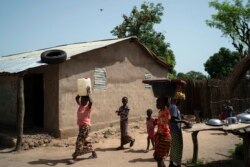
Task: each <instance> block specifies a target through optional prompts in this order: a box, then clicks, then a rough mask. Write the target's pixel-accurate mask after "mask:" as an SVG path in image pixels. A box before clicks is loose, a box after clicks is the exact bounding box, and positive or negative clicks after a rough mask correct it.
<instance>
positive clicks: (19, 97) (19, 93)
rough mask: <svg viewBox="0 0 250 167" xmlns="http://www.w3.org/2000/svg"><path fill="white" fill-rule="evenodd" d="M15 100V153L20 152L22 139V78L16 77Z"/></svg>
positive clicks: (23, 107)
mask: <svg viewBox="0 0 250 167" xmlns="http://www.w3.org/2000/svg"><path fill="white" fill-rule="evenodd" d="M17 89H18V90H17V100H18V118H17V142H16V148H15V151H20V150H21V145H22V137H23V123H24V114H25V101H24V84H23V76H19V77H18V88H17Z"/></svg>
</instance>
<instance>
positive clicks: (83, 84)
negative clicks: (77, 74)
mask: <svg viewBox="0 0 250 167" xmlns="http://www.w3.org/2000/svg"><path fill="white" fill-rule="evenodd" d="M87 86H89V87H90V91H91V80H90V78H79V79H78V80H77V93H78V95H79V96H86V95H87Z"/></svg>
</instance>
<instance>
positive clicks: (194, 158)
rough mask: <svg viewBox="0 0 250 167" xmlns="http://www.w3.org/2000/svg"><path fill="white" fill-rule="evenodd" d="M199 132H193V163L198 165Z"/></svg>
mask: <svg viewBox="0 0 250 167" xmlns="http://www.w3.org/2000/svg"><path fill="white" fill-rule="evenodd" d="M198 133H199V131H195V132H192V140H193V151H194V152H193V159H192V163H194V164H195V163H196V162H197V160H198V150H199V148H198V139H197V135H198Z"/></svg>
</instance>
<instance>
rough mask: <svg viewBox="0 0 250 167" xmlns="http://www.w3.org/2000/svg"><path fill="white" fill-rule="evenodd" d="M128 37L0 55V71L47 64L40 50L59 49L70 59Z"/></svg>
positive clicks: (15, 70) (14, 71)
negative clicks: (41, 59) (41, 57)
mask: <svg viewBox="0 0 250 167" xmlns="http://www.w3.org/2000/svg"><path fill="white" fill-rule="evenodd" d="M130 38H135V37H129V38H122V39H112V40H103V41H94V42H85V43H76V44H69V45H61V46H56V47H52V48H47V49H42V50H37V51H32V52H26V53H20V54H15V55H9V56H2V57H1V56H0V73H4V72H6V73H18V72H22V71H25V70H27V69H29V68H34V67H38V66H42V65H47V64H46V63H43V62H41V61H40V55H41V53H42V52H44V51H46V50H51V49H60V50H64V51H65V52H66V53H67V59H70V58H71V57H72V56H75V55H78V54H81V53H84V52H87V51H90V50H94V49H98V48H102V47H106V46H108V45H112V44H115V43H117V42H121V41H124V40H127V39H130Z"/></svg>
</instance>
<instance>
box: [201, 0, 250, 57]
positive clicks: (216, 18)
mask: <svg viewBox="0 0 250 167" xmlns="http://www.w3.org/2000/svg"><path fill="white" fill-rule="evenodd" d="M209 6H210V7H213V8H214V9H215V10H216V11H217V13H216V14H214V15H212V18H211V20H206V23H207V25H208V26H210V27H214V28H217V29H219V30H221V31H222V33H223V35H224V36H226V37H229V38H231V40H232V44H233V46H234V47H235V48H236V50H237V51H238V52H239V53H241V58H243V57H245V56H246V55H247V51H248V49H249V48H250V29H249V21H250V1H249V0H248V1H247V2H246V4H245V5H244V4H243V0H232V2H231V3H230V2H229V1H224V2H221V3H220V2H219V1H218V0H213V1H210V2H209Z"/></svg>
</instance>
